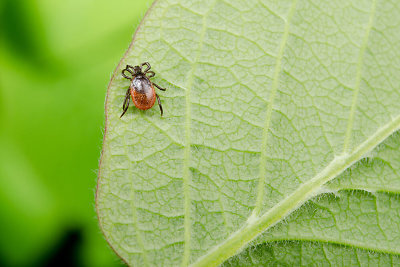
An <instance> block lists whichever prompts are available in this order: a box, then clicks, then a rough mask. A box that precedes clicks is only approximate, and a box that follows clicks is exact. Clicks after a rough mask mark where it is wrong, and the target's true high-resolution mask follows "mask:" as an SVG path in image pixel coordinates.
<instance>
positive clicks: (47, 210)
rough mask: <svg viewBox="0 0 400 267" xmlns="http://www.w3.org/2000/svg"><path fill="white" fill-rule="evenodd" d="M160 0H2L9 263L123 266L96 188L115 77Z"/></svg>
mask: <svg viewBox="0 0 400 267" xmlns="http://www.w3.org/2000/svg"><path fill="white" fill-rule="evenodd" d="M151 2H152V0H116V1H109V0H64V1H61V0H0V266H57V265H60V264H61V263H64V264H67V265H70V266H121V264H122V263H121V261H120V260H119V259H118V258H117V256H115V255H114V253H113V252H112V251H111V249H110V248H109V247H108V245H107V243H106V241H105V240H104V238H103V236H102V234H101V232H100V230H99V227H98V224H97V218H96V214H95V204H94V192H95V186H96V179H97V170H98V161H99V158H100V150H101V143H102V132H103V126H104V101H105V95H106V89H107V84H108V82H109V80H110V77H111V74H112V72H113V71H114V68H115V67H116V66H117V64H118V61H119V59H120V58H121V57H122V56H123V54H124V52H125V50H126V49H127V48H128V46H129V44H130V42H131V39H132V35H133V33H134V31H135V28H136V27H137V25H138V24H139V22H140V20H141V18H142V17H143V16H144V14H145V12H146V10H147V9H148V8H149V7H150V5H151Z"/></svg>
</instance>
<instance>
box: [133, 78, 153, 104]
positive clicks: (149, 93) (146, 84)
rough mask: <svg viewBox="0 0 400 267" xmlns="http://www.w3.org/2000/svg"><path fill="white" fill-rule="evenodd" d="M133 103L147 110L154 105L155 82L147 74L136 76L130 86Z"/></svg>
mask: <svg viewBox="0 0 400 267" xmlns="http://www.w3.org/2000/svg"><path fill="white" fill-rule="evenodd" d="M129 90H130V94H131V97H132V101H133V104H135V106H136V107H137V108H138V109H141V110H146V109H149V108H151V107H152V106H154V103H155V102H156V91H155V90H154V86H153V84H152V83H151V82H150V80H149V78H147V77H146V76H136V77H135V78H134V79H132V82H131V85H130V86H129Z"/></svg>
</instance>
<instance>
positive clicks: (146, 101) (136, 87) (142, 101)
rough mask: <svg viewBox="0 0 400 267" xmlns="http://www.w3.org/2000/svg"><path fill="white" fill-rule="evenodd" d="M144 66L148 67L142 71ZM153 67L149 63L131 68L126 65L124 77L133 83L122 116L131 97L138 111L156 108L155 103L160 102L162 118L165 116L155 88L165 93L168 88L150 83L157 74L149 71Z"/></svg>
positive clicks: (123, 72)
mask: <svg viewBox="0 0 400 267" xmlns="http://www.w3.org/2000/svg"><path fill="white" fill-rule="evenodd" d="M143 66H146V69H145V70H144V71H142V68H143ZM150 69H151V66H150V64H149V62H144V63H142V64H140V66H134V67H133V66H131V65H126V67H125V69H123V70H122V76H123V77H124V78H126V79H128V80H130V81H131V84H130V85H129V88H128V90H127V91H126V94H125V100H124V104H123V105H122V109H123V112H122V114H121V116H120V118H122V116H124V114H125V112H126V111H127V110H128V107H129V96H130V97H131V98H132V101H133V104H135V106H136V107H137V108H138V109H141V110H146V109H149V108H151V107H152V106H154V103H155V102H156V98H157V102H158V106H159V107H160V111H161V116H162V115H163V109H162V106H161V100H160V97H159V96H158V95H157V94H156V91H155V90H154V86H155V87H157V88H158V89H160V90H162V91H165V90H167V89H166V88H162V87H160V86H158V85H157V84H155V83H153V82H152V81H150V78H152V77H154V76H155V75H156V74H155V73H154V71H149V70H150ZM126 72H129V73H130V76H128V75H127V74H126Z"/></svg>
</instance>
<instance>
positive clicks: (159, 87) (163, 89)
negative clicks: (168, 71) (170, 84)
mask: <svg viewBox="0 0 400 267" xmlns="http://www.w3.org/2000/svg"><path fill="white" fill-rule="evenodd" d="M153 85H154V86H155V87H157V88H158V89H160V90H161V91H165V90H167V88H162V87H161V86H159V85H158V84H155V83H153Z"/></svg>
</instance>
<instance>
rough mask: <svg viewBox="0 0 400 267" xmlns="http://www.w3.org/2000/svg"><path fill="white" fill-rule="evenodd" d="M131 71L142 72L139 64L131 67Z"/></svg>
mask: <svg viewBox="0 0 400 267" xmlns="http://www.w3.org/2000/svg"><path fill="white" fill-rule="evenodd" d="M133 71H134V72H135V75H137V74H142V68H141V67H139V66H135V67H133Z"/></svg>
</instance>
